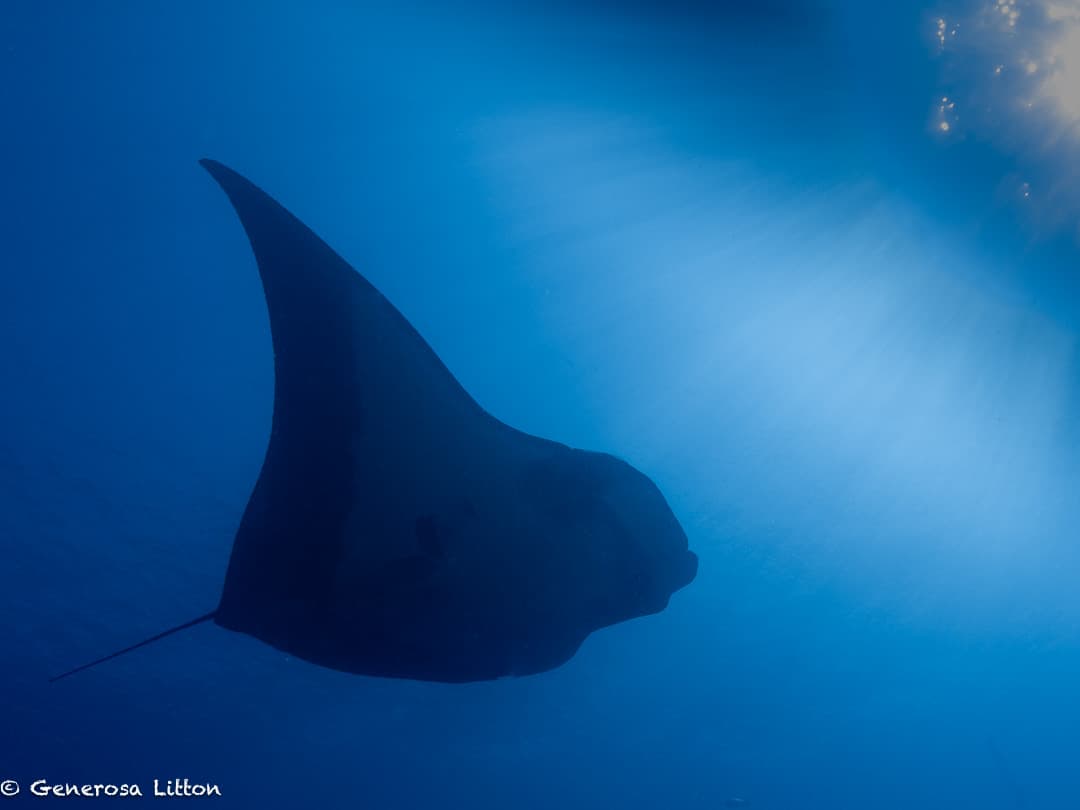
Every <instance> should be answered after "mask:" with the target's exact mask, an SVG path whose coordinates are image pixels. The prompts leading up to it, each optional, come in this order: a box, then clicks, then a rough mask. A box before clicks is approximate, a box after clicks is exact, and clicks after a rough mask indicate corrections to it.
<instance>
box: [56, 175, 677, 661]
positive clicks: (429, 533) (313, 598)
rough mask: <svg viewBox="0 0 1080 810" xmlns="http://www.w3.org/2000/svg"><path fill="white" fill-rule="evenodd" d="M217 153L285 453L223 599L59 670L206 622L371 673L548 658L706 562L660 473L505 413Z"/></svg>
mask: <svg viewBox="0 0 1080 810" xmlns="http://www.w3.org/2000/svg"><path fill="white" fill-rule="evenodd" d="M201 163H202V165H203V166H204V167H205V168H206V169H207V171H209V173H210V174H211V175H212V176H213V178H214V179H215V180H216V181H217V182H218V183H219V184H220V186H221V187H222V188H223V189H224V191H225V193H226V194H227V196H228V198H229V200H230V201H231V202H232V205H233V207H234V208H235V210H236V212H237V214H238V215H239V217H240V221H241V223H242V225H243V227H244V229H245V230H246V232H247V235H248V238H249V240H250V242H251V246H252V249H253V251H254V254H255V260H256V262H257V264H258V270H259V274H260V277H261V279H262V284H263V289H264V292H265V295H266V303H267V308H268V310H269V316H270V329H271V336H272V340H273V350H274V408H273V420H272V427H271V432H270V440H269V446H268V448H267V451H266V457H265V460H264V462H263V466H262V471H261V473H260V475H259V478H258V481H257V483H256V484H255V487H254V491H253V493H252V495H251V498H250V500H249V502H248V504H247V508H246V509H245V511H244V515H243V519H242V521H241V523H240V527H239V529H238V531H237V533H236V539H235V542H234V545H233V550H232V555H231V558H230V560H229V566H228V571H227V574H226V577H225V585H224V589H223V592H222V595H221V601H220V604H219V605H218V607H217V608H216V609H215V610H214V611H212V612H210V613H207V614H205V615H203V616H200V617H199V618H197V619H194V620H192V621H190V622H186V623H185V624H183V625H180V626H179V627H174V628H171V629H170V630H167V631H165V632H164V633H160V634H158V635H157V636H154V637H153V638H151V639H147V640H145V641H143V642H140V643H139V644H136V645H133V646H131V647H128V648H126V649H124V650H120V651H119V652H116V653H113V654H112V655H109V656H106V657H105V658H102V659H99V660H98V661H94V662H92V663H90V664H86V665H84V666H82V667H79V668H77V669H75V670H71V672H67V673H64V675H61V676H58V677H64V676H66V675H70V674H72V673H74V672H77V671H80V670H82V669H85V668H87V667H89V666H93V665H95V664H98V663H101V662H102V661H105V660H108V659H110V658H114V657H116V656H118V655H121V654H123V653H125V652H129V651H131V650H133V649H136V648H138V647H141V646H144V645H146V644H148V643H150V642H152V641H156V640H158V639H160V638H163V637H165V636H167V635H170V634H171V633H174V632H177V631H179V630H182V629H184V628H186V627H190V626H192V625H195V624H198V623H200V622H205V621H213V622H216V623H217V624H218V625H220V626H221V627H224V628H228V629H229V630H233V631H237V632H240V633H246V634H248V635H251V636H254V637H255V638H257V639H260V640H262V641H264V642H265V643H267V644H270V645H271V646H273V647H275V648H277V649H279V650H282V651H285V652H287V653H289V654H291V655H294V656H296V657H299V658H301V659H304V660H306V661H310V662H312V663H314V664H318V665H321V666H325V667H330V668H333V669H336V670H342V671H345V672H350V673H357V674H364V675H374V676H385V677H395V678H412V679H418V680H428V681H444V682H464V681H477V680H487V679H493V678H499V677H505V676H513V675H528V674H532V673H537V672H543V671H545V670H550V669H552V668H554V667H557V666H559V665H560V664H562V663H564V662H565V661H567V660H568V659H569V658H570V657H571V656H573V654H574V653H575V651H576V650H577V649H578V647H579V646H580V645H581V643H582V642H583V641H584V639H585V638H586V637H587V636H588V635H589V634H590V633H591V632H592V631H594V630H597V629H599V628H601V627H605V626H607V625H611V624H614V623H616V622H621V621H624V620H627V619H631V618H634V617H637V616H643V615H646V614H652V613H657V612H659V611H661V610H663V609H664V608H665V607H666V606H667V604H668V600H669V598H670V596H671V595H672V593H673V592H674V591H676V590H678V589H680V588H682V587H683V586H685V585H687V584H688V583H689V582H690V581H691V580H693V578H694V576H695V574H696V571H697V557H696V556H695V555H694V553H693V552H691V551H689V549H688V546H687V538H686V535H685V533H684V532H683V530H682V528H681V527H680V525H679V522H678V521H677V520H676V518H675V516H674V514H673V513H672V510H671V509H670V508H669V506H668V504H667V502H666V501H665V499H664V497H663V495H662V494H661V493H660V490H659V489H658V488H657V487H656V485H655V484H653V482H652V481H650V480H649V479H648V478H647V477H646V476H645V475H643V474H642V473H640V472H638V471H637V470H636V469H634V468H633V467H631V466H630V465H629V464H627V463H626V462H624V461H621V460H619V459H617V458H615V457H613V456H611V455H607V454H604V453H596V452H589V451H584V450H577V449H572V448H570V447H567V446H566V445H563V444H559V443H558V442H554V441H550V440H547V439H543V438H539V437H536V436H532V435H529V434H526V433H523V432H521V431H519V430H515V429H514V428H512V427H510V426H508V425H506V424H504V423H503V422H500V421H499V420H498V419H496V418H495V417H493V416H491V415H490V414H489V413H487V412H486V411H485V410H484V409H483V408H481V407H480V405H478V404H477V403H476V401H475V400H473V398H472V397H471V396H470V395H469V394H468V393H467V392H466V391H465V390H464V388H462V386H461V385H460V384H459V383H458V381H457V380H456V379H455V378H454V376H453V375H452V374H451V373H450V371H449V370H448V369H447V368H446V366H444V365H443V363H442V362H441V361H440V360H439V358H438V356H437V355H436V354H435V352H434V351H433V350H432V349H431V348H430V347H429V346H428V344H427V343H426V342H425V341H424V339H423V338H422V337H421V336H420V335H419V334H418V333H417V331H416V330H415V329H414V328H413V327H412V326H411V325H410V324H409V322H408V321H407V320H406V319H405V318H404V317H403V316H402V315H401V313H400V312H399V311H398V310H397V309H396V308H395V307H394V306H393V305H392V304H391V303H390V302H389V301H388V300H387V299H386V298H385V297H384V296H383V295H382V294H381V293H380V292H379V291H378V290H376V289H375V287H373V286H372V285H371V284H370V283H369V282H368V281H367V280H366V279H365V278H364V277H363V276H362V275H361V274H360V273H358V272H357V271H356V270H354V269H353V268H352V267H351V266H349V264H348V263H347V262H346V261H345V260H343V259H342V258H341V257H340V256H338V255H337V254H336V253H335V252H334V251H333V250H332V249H331V248H330V247H329V246H327V244H326V243H325V242H323V241H322V240H321V239H320V238H319V237H318V236H316V235H315V234H314V233H313V232H312V231H311V230H310V229H308V228H307V227H306V226H305V225H304V224H303V223H302V222H300V220H298V219H297V218H296V217H294V216H293V215H292V214H290V213H289V212H288V211H287V210H285V208H283V207H282V206H281V205H279V204H278V203H277V202H276V201H275V200H274V199H272V198H271V197H270V196H269V195H267V194H266V193H265V192H263V191H262V190H260V189H259V188H257V187H256V186H255V185H253V184H252V183H251V182H249V181H248V180H246V179H245V178H243V177H242V176H241V175H239V174H237V173H236V172H234V171H232V170H231V169H229V168H227V167H225V166H224V165H222V164H221V163H218V162H216V161H211V160H203V161H201ZM54 680H56V679H54Z"/></svg>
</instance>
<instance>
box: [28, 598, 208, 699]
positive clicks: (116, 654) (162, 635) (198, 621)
mask: <svg viewBox="0 0 1080 810" xmlns="http://www.w3.org/2000/svg"><path fill="white" fill-rule="evenodd" d="M216 615H217V611H216V610H213V611H211V612H210V613H207V614H205V615H203V616H200V617H199V618H197V619H192V620H191V621H190V622H184V623H183V624H178V625H177V626H176V627H170V628H169V629H168V630H165V631H163V632H161V633H158V634H157V635H156V636H151V637H150V638H148V639H145V640H143V641H140V642H139V643H138V644H132V645H131V646H130V647H124V649H122V650H117V651H116V652H114V653H111V654H109V655H106V656H105V657H104V658H99V659H97V660H96V661H91V662H90V663H89V664H83V665H82V666H81V667H75V669H69V670H68V671H67V672H64V673H62V674H60V675H57V676H56V677H54V678H49V683H55V682H56V681H58V680H60V679H61V678H66V677H67V676H68V675H74V674H75V673H76V672H82V671H83V670H84V669H90V667H96V666H97V665H98V664H103V663H105V662H106V661H111V660H112V659H113V658H118V657H119V656H121V655H123V654H124V653H129V652H131V651H132V650H137V649H139V647H145V646H146V645H147V644H152V643H154V642H155V641H160V640H161V639H163V638H165V636H171V635H172V634H173V633H179V632H180V631H181V630H187V629H188V628H189V627H194V626H195V625H197V624H202V623H203V622H208V621H210V620H211V619H213V618H214V617H215V616H216Z"/></svg>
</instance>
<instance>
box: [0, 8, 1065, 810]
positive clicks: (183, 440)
mask: <svg viewBox="0 0 1080 810" xmlns="http://www.w3.org/2000/svg"><path fill="white" fill-rule="evenodd" d="M969 5H970V4H969ZM868 6H869V4H854V3H850V4H849V3H841V2H836V3H832V4H828V5H825V6H814V7H811V6H809V5H807V4H796V3H784V2H779V0H777V2H772V3H768V4H765V5H763V6H761V7H760V9H759V10H747V9H743V8H740V7H738V6H735V5H734V4H725V3H720V4H714V5H713V6H711V7H710V8H709V9H708V10H706V9H703V8H697V7H695V5H694V4H691V3H676V4H675V5H674V6H666V5H662V4H650V3H644V2H642V3H632V4H626V5H623V4H615V3H597V4H592V5H590V4H571V3H553V4H544V5H541V4H529V3H525V4H520V5H518V6H515V7H514V8H509V7H508V6H504V5H502V4H481V3H474V4H464V5H460V6H458V7H456V8H450V7H448V6H447V5H446V4H430V5H428V4H424V3H422V2H419V0H417V1H416V2H411V3H407V4H400V5H398V6H397V7H395V8H393V9H390V8H388V7H386V6H383V5H373V6H372V7H370V8H369V7H364V6H363V5H362V4H359V3H348V4H347V3H335V2H325V3H312V4H299V3H293V4H286V3H275V4H271V3H247V2H237V3H228V4H222V3H216V2H215V3H211V2H202V1H201V0H193V1H192V2H186V3H182V4H159V3H133V2H131V3H123V2H108V3H93V4H91V3H75V2H67V3H58V4H47V3H33V2H19V0H15V2H9V3H7V4H6V5H5V7H4V12H3V15H2V16H3V19H2V21H0V111H2V113H3V118H2V121H3V124H2V127H0V147H2V150H0V154H2V155H3V157H4V173H3V180H2V182H0V212H2V214H3V216H2V217H0V246H2V249H3V262H2V270H0V425H2V427H0V551H2V557H0V582H2V587H0V615H2V616H3V617H4V621H3V622H0V649H2V650H3V659H2V664H3V666H2V672H3V675H2V676H0V677H2V680H0V690H2V691H0V694H2V695H3V700H4V703H3V712H2V715H0V780H4V779H14V780H17V781H18V782H19V784H20V785H21V787H22V788H23V790H22V793H21V794H20V796H19V797H18V798H16V799H14V800H12V802H13V804H15V805H17V804H18V803H20V802H23V803H26V802H31V801H33V800H32V799H31V798H30V797H28V795H27V794H28V789H29V785H30V783H31V782H32V781H34V780H37V779H45V780H48V781H49V782H51V783H67V782H74V783H84V782H90V783H101V782H114V783H121V782H125V783H127V782H137V783H140V784H142V785H143V786H144V789H145V786H148V785H150V784H152V781H153V780H154V779H155V778H157V779H159V780H162V782H164V780H167V779H179V778H188V779H190V780H191V781H193V782H211V783H216V784H218V785H219V786H220V789H221V791H222V793H223V796H222V798H221V799H219V800H218V803H219V804H227V805H228V806H236V807H254V806H262V807H282V808H285V807H297V806H301V807H306V806H311V807H315V806H326V807H371V808H376V807H378V808H430V807H474V808H496V807H498V808H503V807H518V808H549V807H553V806H559V807H574V808H577V807H627V808H658V807H680V808H683V807H685V808H715V807H722V806H724V803H725V802H726V801H728V800H730V799H735V798H738V799H742V800H744V801H745V802H747V806H748V807H753V808H762V810H773V809H775V810H779V809H780V808H794V807H808V808H829V810H843V809H845V808H853V809H854V808H860V809H864V808H880V809H881V810H891V809H892V808H910V807H926V808H944V807H980V808H1010V809H1011V808H1034V807H1072V806H1076V805H1077V804H1080V767H1078V766H1080V762H1078V757H1080V755H1078V754H1077V748H1076V728H1077V725H1078V720H1080V698H1078V697H1077V689H1076V685H1075V680H1076V678H1075V676H1076V674H1077V673H1078V672H1080V598H1078V597H1077V595H1076V588H1075V587H1074V582H1075V580H1076V575H1077V571H1078V570H1080V553H1078V552H1080V549H1077V547H1076V542H1075V538H1076V532H1075V529H1074V527H1075V525H1076V524H1077V520H1078V518H1080V505H1078V502H1077V499H1076V497H1075V492H1076V491H1077V483H1078V476H1080V387H1078V384H1077V379H1078V376H1077V372H1078V370H1080V368H1078V363H1080V360H1078V356H1077V335H1078V330H1080V311H1078V307H1077V302H1078V301H1080V297H1078V295H1077V293H1078V292H1080V291H1078V290H1077V289H1076V287H1077V284H1076V278H1077V276H1076V273H1075V268H1076V266H1077V265H1078V261H1077V260H1078V258H1080V257H1078V255H1077V246H1076V243H1075V241H1074V240H1073V238H1072V235H1071V234H1070V233H1065V232H1055V233H1050V234H1047V233H1045V232H1038V233H1036V231H1037V229H1033V228H1031V223H1030V217H1028V218H1025V217H1024V216H1020V215H1017V214H1016V212H1015V210H1014V208H1012V207H1010V206H1008V205H1004V204H998V203H996V202H994V201H995V200H996V199H997V197H995V193H996V189H998V187H999V182H1000V178H1001V177H1002V176H1006V175H1008V173H1009V171H1010V170H1011V168H1010V167H1011V166H1012V163H1013V162H1014V161H1015V156H1010V155H1009V154H1007V153H1006V152H1005V151H1003V150H1001V149H999V148H997V147H996V146H994V145H993V144H991V143H990V142H989V141H988V140H986V139H980V138H979V137H976V136H972V137H971V138H969V139H968V140H967V141H966V142H965V143H963V144H959V145H955V146H943V145H942V144H941V143H940V142H938V141H935V140H934V139H932V138H929V137H927V133H926V129H927V116H928V112H927V111H928V109H929V108H930V103H931V99H932V98H933V97H934V96H935V95H936V94H937V93H938V92H939V88H938V86H937V85H936V82H937V81H938V78H937V74H936V73H935V70H936V69H937V68H935V67H934V63H933V62H932V60H930V59H928V57H927V46H926V43H925V41H924V40H923V39H921V38H920V32H921V31H922V29H923V26H924V24H925V22H926V15H927V14H930V13H931V12H933V11H934V10H933V9H930V8H923V7H920V6H919V5H918V4H910V5H909V6H907V7H905V8H901V9H893V8H889V9H882V8H877V7H876V6H877V4H874V6H875V7H874V8H869V7H868ZM204 156H210V157H213V158H216V159H219V160H222V161H224V162H226V163H228V164H230V165H232V166H234V167H235V168H237V169H238V170H239V171H241V172H243V173H244V174H246V175H247V176H249V177H251V178H252V179H253V180H254V181H255V182H257V183H258V184H260V185H261V186H263V187H264V188H266V189H267V190H269V191H270V192H271V193H272V194H274V195H275V196H276V197H277V198H278V199H279V200H281V201H282V202H283V203H284V204H285V205H287V206H288V207H289V208H290V209H291V210H293V211H294V212H295V213H296V214H297V215H298V216H300V217H301V218H302V219H303V220H305V221H306V222H307V223H309V224H310V225H311V226H312V227H313V228H314V229H315V230H316V231H317V232H318V233H320V235H322V236H323V237H324V238H325V239H326V240H327V241H328V242H329V243H330V244H331V245H333V246H334V247H335V248H336V249H337V250H338V251H339V252H340V253H341V254H342V255H343V256H345V257H346V258H348V259H349V260H350V261H351V262H352V263H353V264H354V265H355V266H357V267H358V268H359V269H360V270H361V271H362V272H364V273H365V275H366V276H367V277H368V278H369V279H370V280H371V281H372V282H373V283H374V284H375V285H376V286H378V287H379V288H380V289H381V290H382V291H383V292H384V293H385V294H386V295H387V296H388V297H389V298H390V299H391V301H393V302H394V303H395V304H396V305H397V306H398V308H399V309H401V311H402V312H403V313H404V314H405V315H406V316H407V317H408V318H409V319H410V320H411V321H412V323H413V324H414V325H415V326H416V327H417V328H418V329H419V331H420V332H421V333H422V334H423V335H424V336H425V337H426V338H427V339H428V341H429V342H430V343H431V345H432V346H433V347H434V348H435V350H436V351H437V352H438V353H439V355H440V356H441V357H442V358H443V360H444V361H445V362H446V364H447V365H448V366H449V367H450V369H451V370H453V371H454V373H455V374H456V375H457V376H458V378H459V379H460V380H461V382H462V383H463V384H464V385H465V387H466V388H467V389H468V390H469V391H471V392H472V393H473V395H474V396H475V397H476V399H477V400H478V401H479V402H480V403H481V404H482V405H484V407H485V408H487V409H488V410H490V411H491V412H492V413H494V414H495V415H497V416H498V417H499V418H501V419H503V420H504V421H506V422H508V423H510V424H513V425H515V426H516V427H519V428H521V429H524V430H527V431H529V432H532V433H536V434H539V435H543V436H549V437H551V438H554V439H557V440H559V441H563V442H565V443H568V444H571V445H574V446H580V447H588V448H594V449H599V450H606V451H610V452H614V453H617V454H618V455H620V456H622V457H624V458H626V459H628V460H630V461H631V462H632V463H633V464H634V465H635V466H637V467H639V468H640V469H642V470H643V471H645V472H646V473H647V474H648V475H649V476H650V477H652V478H653V479H654V480H655V481H657V483H658V484H659V486H660V487H661V489H662V490H663V491H664V492H665V494H666V496H667V498H668V500H669V502H670V503H671V505H672V507H673V509H674V510H675V512H676V514H678V515H679V517H680V519H681V520H682V522H683V525H684V526H685V528H686V530H687V533H688V535H689V536H690V543H691V547H692V548H693V549H694V550H695V551H697V553H698V554H699V555H700V559H701V565H700V573H699V575H698V578H697V580H696V581H695V582H694V583H693V584H692V585H691V586H690V587H689V588H687V589H686V590H684V591H681V592H679V593H678V594H676V595H675V597H674V598H673V599H672V602H671V605H670V607H669V608H668V609H667V610H666V611H665V612H663V613H662V614H660V615H657V616H653V617H648V618H645V619H639V620H636V621H633V622H629V623H626V624H623V625H619V626H616V627H613V628H610V629H607V630H604V631H602V632H599V633H597V634H595V635H594V636H592V637H590V638H589V640H588V641H587V642H586V643H585V645H584V646H583V647H582V649H581V651H580V652H579V653H578V655H577V656H576V657H575V658H574V659H572V660H571V661H570V662H569V663H568V664H566V665H565V666H563V667H561V668H559V669H558V670H555V671H553V672H549V673H546V674H543V675H539V676H534V677H530V678H525V679H519V680H500V681H497V682H492V683H481V684H471V685H439V684H423V683H413V682H402V681H387V680H378V679H369V678H361V677H353V676H348V675H344V674H341V673H336V672H332V671H329V670H323V669H319V668H317V667H313V666H311V665H308V664H304V663H302V662H299V661H295V660H289V659H287V658H285V657H284V656H282V655H281V654H280V653H278V652H276V651H274V650H272V649H270V648H269V647H266V646H264V645H261V644H259V643H257V642H255V641H254V640H252V639H250V638H248V637H246V636H240V635H236V634H231V633H228V632H226V631H224V630H221V629H220V628H217V627H214V626H212V625H203V626H200V627H197V628H194V629H192V630H190V631H187V632H186V633H184V634H182V635H177V636H174V637H170V638H169V639H167V640H164V641H162V642H160V643H159V644H157V645H155V646H153V647H150V648H147V649H143V650H139V651H138V652H136V653H132V654H131V655H129V656H126V657H124V658H122V659H118V660H116V661H112V662H109V663H108V664H105V665H103V666H101V667H99V668H97V669H95V670H91V671H89V672H86V673H83V674H81V675H79V676H77V677H74V678H71V679H68V680H65V681H62V682H60V683H57V684H49V683H48V682H47V678H48V677H49V676H50V675H53V674H56V673H57V672H59V671H62V670H64V669H67V668H69V667H71V666H74V665H77V664H79V663H81V662H83V661H85V660H88V659H90V658H94V657H96V656H98V655H101V654H104V653H106V652H108V651H111V650H113V649H115V648H118V647H122V646H125V645H127V644H130V643H132V642H134V641H137V640H139V639H141V638H144V637H146V636H149V635H152V634H154V633H156V632H158V631H159V630H162V629H164V628H166V627H170V626H172V625H175V624H178V623H180V622H182V621H186V620H187V619H190V618H193V617H194V616H196V615H200V614H202V613H204V612H206V611H208V610H211V609H213V606H214V605H215V604H216V600H217V597H218V594H219V591H220V587H221V583H222V580H223V576H224V570H225V564H226V561H227V559H228V553H229V547H230V542H231V537H232V533H233V532H234V531H235V529H236V526H237V524H238V522H239V518H240V515H241V511H242V509H243V506H244V504H245V502H246V499H247V496H248V494H249V492H250V488H251V486H252V483H253V482H254V480H255V477H256V475H257V474H258V470H259V466H260V463H261V460H262V453H263V451H264V449H265V446H266V441H267V436H268V431H269V420H270V408H271V395H272V367H271V359H272V358H271V353H270V341H269V330H268V324H267V318H266V312H265V305H264V302H263V298H262V292H261V289H260V287H259V282H258V277H257V275H256V272H255V267H254V262H253V260H252V258H251V255H250V249H249V246H248V244H247V242H246V239H245V237H244V234H243V231H242V229H241V228H240V226H239V224H238V222H237V221H236V218H235V216H234V215H233V213H232V211H231V210H230V209H229V207H228V204H227V202H226V200H225V199H224V197H223V195H222V194H221V193H220V191H219V190H218V189H217V188H215V187H214V185H213V183H212V182H210V180H209V178H208V177H207V176H206V175H205V173H204V172H202V170H201V169H199V167H198V166H197V164H196V160H197V159H198V158H200V157H204ZM1047 171H1048V172H1049V170H1047ZM0 801H2V800H0Z"/></svg>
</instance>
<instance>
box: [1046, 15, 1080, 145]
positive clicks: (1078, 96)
mask: <svg viewBox="0 0 1080 810" xmlns="http://www.w3.org/2000/svg"><path fill="white" fill-rule="evenodd" d="M1057 19H1059V20H1060V23H1059V24H1060V25H1061V26H1062V28H1063V33H1062V35H1061V37H1060V39H1059V40H1058V41H1057V42H1055V43H1054V44H1053V45H1052V46H1051V48H1050V51H1049V54H1048V61H1049V62H1050V64H1052V65H1053V66H1054V69H1053V72H1052V73H1050V75H1049V76H1047V78H1046V80H1045V81H1044V82H1043V84H1042V87H1041V88H1040V90H1041V95H1042V97H1043V98H1045V99H1046V100H1047V101H1049V102H1050V103H1051V104H1053V106H1054V108H1055V109H1056V111H1057V113H1058V114H1059V115H1060V116H1061V117H1062V118H1063V119H1064V120H1065V121H1066V122H1068V123H1069V124H1075V123H1077V122H1080V10H1074V11H1073V12H1072V16H1070V17H1065V18H1057Z"/></svg>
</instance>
